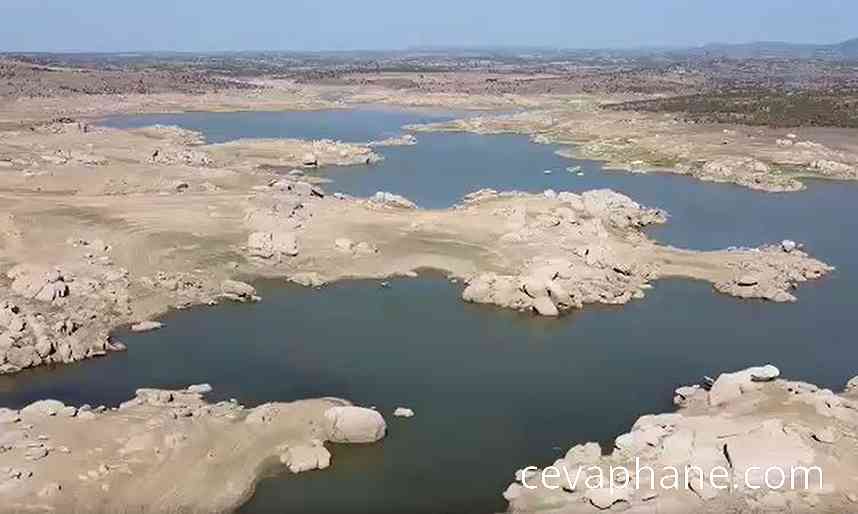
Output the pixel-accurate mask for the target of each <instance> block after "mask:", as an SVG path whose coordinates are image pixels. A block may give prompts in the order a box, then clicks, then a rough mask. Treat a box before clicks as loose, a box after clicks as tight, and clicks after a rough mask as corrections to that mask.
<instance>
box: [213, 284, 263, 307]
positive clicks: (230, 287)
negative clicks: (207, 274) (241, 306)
mask: <svg viewBox="0 0 858 514" xmlns="http://www.w3.org/2000/svg"><path fill="white" fill-rule="evenodd" d="M220 291H221V293H223V296H224V297H226V298H228V299H230V300H235V301H238V302H248V301H253V300H256V299H258V297H257V296H256V288H255V287H253V286H252V285H250V284H248V283H246V282H240V281H238V280H224V281H223V282H221V283H220Z"/></svg>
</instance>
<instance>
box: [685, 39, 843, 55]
mask: <svg viewBox="0 0 858 514" xmlns="http://www.w3.org/2000/svg"><path fill="white" fill-rule="evenodd" d="M681 52H682V53H689V54H692V55H697V56H710V57H728V58H733V59H764V58H794V59H807V58H819V59H858V38H854V39H849V40H847V41H843V42H841V43H834V44H829V45H812V44H800V43H786V42H783V41H757V42H753V43H739V44H725V43H710V44H707V45H703V46H701V47H698V48H691V49H688V50H685V51H681Z"/></svg>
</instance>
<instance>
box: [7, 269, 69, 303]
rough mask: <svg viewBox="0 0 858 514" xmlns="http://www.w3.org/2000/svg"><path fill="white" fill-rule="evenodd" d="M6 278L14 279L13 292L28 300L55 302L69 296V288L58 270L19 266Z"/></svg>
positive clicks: (8, 273) (9, 272)
mask: <svg viewBox="0 0 858 514" xmlns="http://www.w3.org/2000/svg"><path fill="white" fill-rule="evenodd" d="M6 276H7V277H8V278H10V279H12V291H14V292H16V293H18V294H19V295H21V296H24V297H27V298H32V299H35V300H39V301H42V302H53V301H54V300H56V299H58V298H64V297H66V296H68V294H69V286H68V284H66V282H65V279H64V278H63V274H62V272H61V271H60V270H58V269H50V268H47V269H46V268H39V267H33V266H27V265H19V266H15V267H14V268H12V269H11V270H9V271H8V272H7V273H6Z"/></svg>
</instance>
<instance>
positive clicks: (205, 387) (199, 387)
mask: <svg viewBox="0 0 858 514" xmlns="http://www.w3.org/2000/svg"><path fill="white" fill-rule="evenodd" d="M212 390H213V389H212V386H211V385H209V384H194V385H192V386H189V387H188V392H189V393H194V394H207V393H210V392H212Z"/></svg>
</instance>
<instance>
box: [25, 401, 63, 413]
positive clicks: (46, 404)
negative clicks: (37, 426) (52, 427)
mask: <svg viewBox="0 0 858 514" xmlns="http://www.w3.org/2000/svg"><path fill="white" fill-rule="evenodd" d="M64 407H65V404H64V403H63V402H61V401H59V400H39V401H37V402H33V403H31V404H30V405H27V406H26V407H24V408H23V409H21V416H22V417H27V416H56V415H57V414H59V413H60V411H61V410H62V409H63V408H64Z"/></svg>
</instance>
